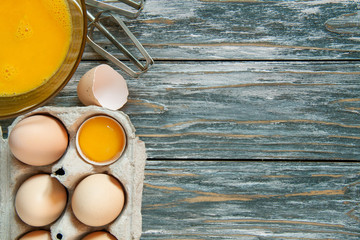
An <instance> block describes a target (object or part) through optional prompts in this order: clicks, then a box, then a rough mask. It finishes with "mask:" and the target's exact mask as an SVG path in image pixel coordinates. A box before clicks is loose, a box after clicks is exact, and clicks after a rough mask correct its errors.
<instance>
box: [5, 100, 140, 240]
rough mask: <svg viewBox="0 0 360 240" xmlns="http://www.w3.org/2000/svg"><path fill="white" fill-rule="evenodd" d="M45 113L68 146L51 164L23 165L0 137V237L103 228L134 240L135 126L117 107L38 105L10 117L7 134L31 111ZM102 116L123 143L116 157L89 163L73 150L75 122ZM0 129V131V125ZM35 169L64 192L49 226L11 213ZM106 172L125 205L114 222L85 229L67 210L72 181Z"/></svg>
mask: <svg viewBox="0 0 360 240" xmlns="http://www.w3.org/2000/svg"><path fill="white" fill-rule="evenodd" d="M40 113H45V114H49V115H51V116H54V117H55V118H57V119H58V120H60V121H61V122H62V123H63V125H64V126H65V128H66V129H67V131H68V135H69V145H68V148H67V151H66V152H65V154H64V155H63V156H62V157H61V158H60V159H59V160H58V161H57V162H55V163H54V164H51V165H48V166H43V167H34V166H30V165H26V164H24V163H22V162H20V161H19V160H17V159H16V158H15V157H14V156H12V154H11V152H10V149H9V146H8V140H7V139H1V141H0V150H1V152H0V157H1V163H0V174H1V175H0V180H1V189H0V190H1V192H0V196H1V210H0V211H1V212H0V213H1V216H0V219H1V224H0V236H1V239H4V240H5V239H18V237H19V236H21V235H23V234H24V233H26V232H29V231H32V230H38V229H45V230H50V231H51V236H52V239H55V240H58V239H61V240H80V239H81V238H82V237H84V236H85V235H87V234H88V233H90V232H93V231H97V230H105V231H108V232H110V233H111V234H112V235H114V236H115V237H116V238H117V239H118V240H128V239H140V236H141V231H142V218H141V201H142V190H143V181H144V168H145V162H146V152H145V144H144V142H142V141H140V140H139V138H138V137H136V135H135V128H134V127H133V125H132V124H131V122H130V119H129V117H128V116H127V115H125V114H124V113H122V112H120V111H111V110H105V109H103V108H99V107H95V106H91V107H43V108H39V109H37V110H35V111H33V112H31V113H28V114H26V115H22V116H20V117H18V118H16V119H15V120H14V122H13V123H12V125H11V126H10V127H9V134H10V133H11V130H12V129H13V128H14V126H15V125H16V124H17V123H18V122H19V121H20V120H22V119H24V118H26V117H28V116H31V115H33V114H40ZM99 114H102V115H104V114H105V115H108V116H110V117H113V118H114V119H116V120H117V121H118V122H119V123H121V125H122V126H123V128H124V130H125V132H126V135H127V146H126V149H125V151H124V152H123V154H122V156H121V157H120V159H119V160H117V161H116V162H114V163H112V164H111V165H107V166H94V165H91V164H89V163H87V162H85V161H84V160H83V159H82V158H81V157H80V155H79V153H78V152H77V149H76V143H75V140H76V133H77V130H78V128H79V126H80V125H81V124H82V123H83V122H84V121H85V120H86V119H87V118H89V117H91V116H94V115H99ZM0 131H1V129H0ZM38 173H49V174H51V176H52V177H54V178H57V179H58V180H59V181H60V183H62V184H63V185H64V186H65V187H66V189H67V191H68V201H67V205H66V208H65V211H64V212H63V214H62V215H61V216H60V217H59V218H58V219H57V220H56V221H55V222H53V223H52V224H50V225H47V226H44V227H40V228H38V227H36V228H35V227H31V226H29V225H27V224H25V223H24V222H23V221H22V220H21V219H20V218H19V217H18V216H17V214H16V212H15V209H14V200H15V195H16V192H17V189H18V188H19V187H20V185H21V184H22V183H23V182H24V181H25V180H26V179H28V178H29V177H30V176H33V175H35V174H38ZM94 173H107V174H109V175H112V176H114V177H115V178H117V179H118V180H119V181H120V182H121V184H122V185H123V187H124V189H125V194H126V201H125V206H124V208H123V210H122V212H121V214H120V215H119V216H118V218H117V219H116V220H114V221H113V222H112V223H110V224H108V225H105V226H102V227H89V226H87V225H85V224H83V223H81V222H80V221H79V220H77V218H76V217H75V216H74V214H73V213H72V209H71V197H72V194H73V191H74V188H75V187H76V185H77V184H78V183H79V182H80V181H81V180H82V179H84V178H85V177H86V176H88V175H91V174H94Z"/></svg>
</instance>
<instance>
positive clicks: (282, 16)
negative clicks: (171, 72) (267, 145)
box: [84, 0, 360, 60]
mask: <svg viewBox="0 0 360 240" xmlns="http://www.w3.org/2000/svg"><path fill="white" fill-rule="evenodd" d="M358 4H359V3H358V2H356V1H353V0H343V1H328V0H320V1H288V0H278V1H268V0H260V1H242V0H241V1H220V0H216V1H197V0H184V1H170V2H169V1H167V0H148V1H146V4H145V8H144V11H143V12H142V13H141V15H140V17H139V18H138V19H135V20H126V19H125V21H126V24H127V25H128V26H129V28H130V30H131V31H132V32H133V33H134V34H135V36H136V37H137V38H138V39H139V41H140V42H141V43H142V44H143V45H144V46H145V48H146V49H147V50H148V51H149V53H150V55H151V56H152V57H154V59H156V60H174V59H176V60H197V59H205V60H214V59H220V60H223V59H233V60H244V59H245V60H250V59H278V60H279V59H335V60H339V59H359V58H360V44H359V41H360V39H359V35H358V33H356V32H355V33H354V34H343V33H341V29H342V27H341V24H339V23H338V22H337V25H336V26H330V25H329V21H328V20H330V19H332V18H336V17H339V16H342V15H344V14H351V13H355V12H356V11H357V10H358ZM356 19H357V18H354V20H351V21H353V25H354V24H355V26H359V23H357V22H354V21H356ZM351 21H350V23H351ZM331 23H332V22H331V21H330V24H331ZM356 24H357V25H356ZM108 26H111V25H108ZM331 27H332V31H335V30H336V31H337V32H340V33H337V32H332V31H329V30H328V29H330V28H331ZM343 28H344V32H346V31H348V29H349V28H348V26H344V27H343ZM356 28H357V27H356ZM117 32H119V31H118V29H116V31H114V34H115V35H116V36H118V38H119V39H120V41H122V42H123V43H125V44H126V43H128V42H129V41H128V40H127V39H125V38H121V37H120V36H121V34H118V33H117ZM95 38H96V39H97V40H98V42H99V44H100V45H103V46H104V47H107V50H108V51H110V52H111V53H114V54H115V55H117V56H120V55H119V54H118V51H116V50H115V49H114V48H113V47H111V45H110V44H108V41H105V39H104V38H101V37H96V35H95ZM84 59H87V60H88V59H97V60H98V59H100V58H99V55H97V54H95V53H94V52H93V51H92V50H91V49H90V48H87V50H86V52H85V54H84Z"/></svg>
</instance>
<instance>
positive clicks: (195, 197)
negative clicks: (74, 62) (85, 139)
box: [48, 0, 360, 240]
mask: <svg viewBox="0 0 360 240" xmlns="http://www.w3.org/2000/svg"><path fill="white" fill-rule="evenodd" d="M358 8H359V2H358V1H353V0H342V1H336V0H316V1H306V0H304V1H286V0H278V1H267V0H259V1H256V0H225V1H221V0H202V1H201V0H198V1H196V0H183V1H168V0H147V1H146V5H145V9H144V11H143V12H142V13H141V15H140V17H139V18H137V19H135V20H128V19H125V22H126V24H127V26H128V27H129V28H130V30H131V31H132V32H133V33H134V34H135V36H136V37H137V38H138V39H139V41H140V42H141V43H142V44H143V45H144V47H145V48H146V49H147V50H148V52H149V54H150V55H151V56H152V57H153V58H154V60H155V65H154V66H153V67H152V68H151V69H150V70H149V71H148V72H147V73H145V74H144V75H142V76H141V77H140V78H138V79H134V78H130V77H127V76H126V75H125V78H126V80H127V82H128V87H129V91H130V98H129V101H128V103H127V104H126V106H125V107H124V108H122V110H123V111H124V112H125V113H127V114H128V115H129V116H130V118H131V120H132V122H133V124H134V125H135V127H136V130H137V135H139V136H140V138H141V139H142V140H143V141H145V143H146V147H147V153H148V161H147V165H146V171H145V174H146V178H145V186H144V193H143V210H142V214H143V235H142V239H187V240H190V239H360V206H359V199H360V194H359V191H360V168H359V160H360V34H359V31H358V33H357V34H346V33H342V32H343V30H344V31H345V30H346V27H349V26H350V25H347V26H345V25H341V23H340V25H339V24H338V25H336V24H334V21H332V22H330V24H327V25H326V24H325V23H326V21H327V20H329V19H331V18H334V17H338V16H340V15H343V14H351V13H354V12H356V11H358V10H357V9H358ZM353 16H354V15H353ZM335 23H336V21H335ZM352 24H353V26H355V28H356V26H357V28H359V22H356V21H353V22H352ZM350 27H351V26H350ZM329 30H332V31H329ZM339 32H340V33H339ZM100 43H101V44H102V45H104V46H106V47H107V50H108V51H110V52H112V53H113V54H114V55H116V56H118V55H119V54H118V52H117V51H115V49H114V48H112V47H111V46H110V45H109V44H108V42H106V41H105V40H103V41H100ZM118 57H119V58H120V59H123V60H124V57H122V56H120V55H119V56H118ZM101 63H107V62H106V61H104V60H103V59H102V58H101V57H100V56H99V55H98V54H96V53H95V52H94V51H93V50H92V49H91V48H90V47H88V46H87V47H86V51H85V53H84V55H83V60H82V62H81V64H80V66H79V68H78V70H77V72H76V73H75V75H74V77H73V79H72V80H71V81H70V82H69V84H68V85H67V86H66V87H65V88H64V89H63V90H62V91H61V92H60V94H59V95H58V96H57V97H55V98H54V99H53V100H52V101H51V102H49V103H48V105H53V106H81V103H80V101H79V100H78V98H77V95H76V86H77V83H78V80H79V79H80V77H81V76H82V75H83V74H84V73H85V72H86V71H88V70H89V69H91V68H92V67H95V66H97V65H99V64H101ZM119 72H120V73H122V72H121V71H120V70H119Z"/></svg>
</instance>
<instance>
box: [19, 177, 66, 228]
mask: <svg viewBox="0 0 360 240" xmlns="http://www.w3.org/2000/svg"><path fill="white" fill-rule="evenodd" d="M66 202H67V192H66V189H65V187H64V186H63V185H61V183H60V182H59V181H58V180H57V179H55V178H53V177H51V176H50V175H48V174H37V175H34V176H32V177H30V178H29V179H27V180H26V181H25V182H24V183H23V184H22V185H21V186H20V188H19V189H18V191H17V193H16V197H15V210H16V212H17V214H18V216H19V217H20V218H21V220H23V221H24V222H25V223H27V224H29V225H31V226H35V227H40V226H45V225H48V224H50V223H52V222H54V221H55V220H56V219H57V218H58V217H59V216H60V215H61V213H62V212H63V210H64V209H65V205H66Z"/></svg>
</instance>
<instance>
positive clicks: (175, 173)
mask: <svg viewBox="0 0 360 240" xmlns="http://www.w3.org/2000/svg"><path fill="white" fill-rule="evenodd" d="M145 174H146V175H145V189H144V193H143V209H142V214H143V235H142V239H332V240H335V239H359V238H360V228H359V226H360V225H359V222H360V209H359V197H360V195H359V190H360V185H359V184H360V173H359V166H358V164H354V163H321V162H315V163H310V162H308V163H304V162H302V163H296V162H231V161H230V162H221V163H220V162H207V161H204V162H191V161H180V162H176V161H166V162H164V161H148V162H147V166H146V171H145Z"/></svg>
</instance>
